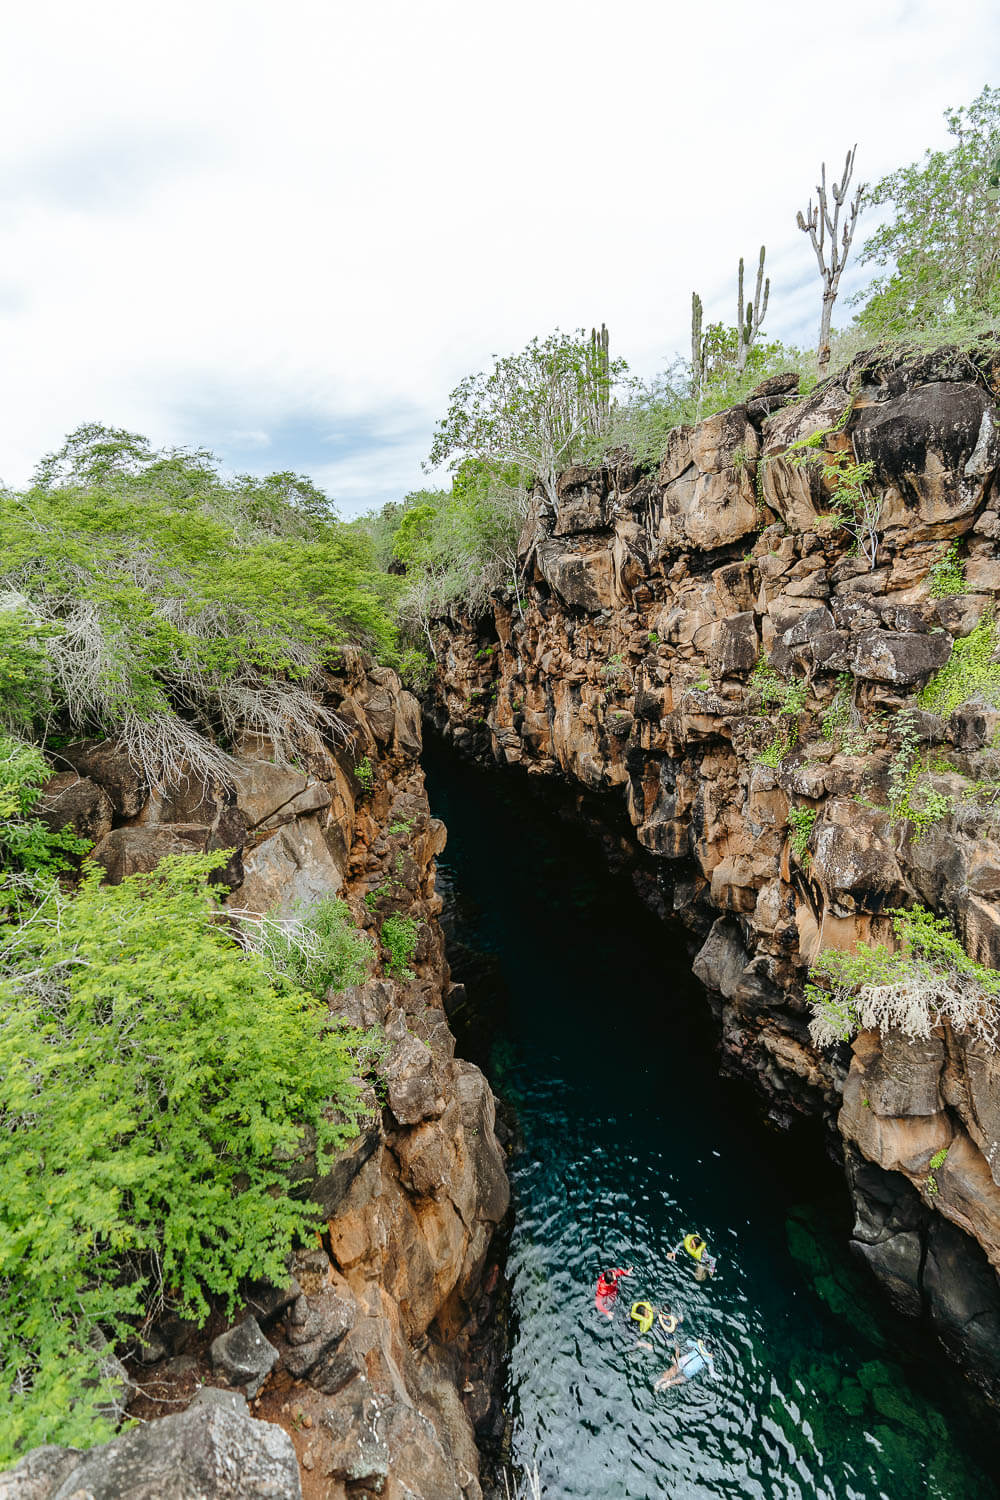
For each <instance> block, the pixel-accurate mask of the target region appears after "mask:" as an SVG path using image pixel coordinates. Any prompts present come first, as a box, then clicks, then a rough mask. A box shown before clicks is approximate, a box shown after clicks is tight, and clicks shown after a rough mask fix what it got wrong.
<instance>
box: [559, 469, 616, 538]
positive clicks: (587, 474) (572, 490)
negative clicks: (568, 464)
mask: <svg viewBox="0 0 1000 1500" xmlns="http://www.w3.org/2000/svg"><path fill="white" fill-rule="evenodd" d="M556 500H557V504H556V524H555V527H554V529H553V533H552V534H553V536H576V535H577V534H578V533H580V532H586V531H603V530H604V529H605V528H606V526H607V524H608V509H607V485H606V481H605V475H604V472H603V470H601V469H589V468H587V466H586V465H585V464H574V465H573V466H572V468H569V469H564V470H563V472H562V474H560V476H559V479H558V481H557V483H556Z"/></svg>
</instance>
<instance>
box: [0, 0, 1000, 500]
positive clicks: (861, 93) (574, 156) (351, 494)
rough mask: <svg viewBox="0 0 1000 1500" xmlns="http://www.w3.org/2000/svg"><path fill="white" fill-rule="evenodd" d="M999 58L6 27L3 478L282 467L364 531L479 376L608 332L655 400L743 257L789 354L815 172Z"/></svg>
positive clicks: (591, 22)
mask: <svg viewBox="0 0 1000 1500" xmlns="http://www.w3.org/2000/svg"><path fill="white" fill-rule="evenodd" d="M972 38H975V45H971V44H970V39H972ZM998 61H1000V32H998V29H997V27H996V25H995V16H994V9H993V5H992V4H991V3H990V0H954V3H952V4H950V5H949V6H948V7H947V8H945V7H941V6H938V5H936V4H934V3H932V0H915V3H888V4H881V5H880V4H878V3H872V0H843V3H842V4H841V5H840V6H839V7H837V8H836V9H835V11H832V12H831V11H830V9H829V7H819V6H813V7H808V6H804V5H802V4H801V0H772V3H771V4H770V5H768V6H766V7H764V6H748V5H746V4H743V3H736V0H706V3H704V4H702V5H700V6H697V7H683V8H682V7H679V6H666V5H664V4H663V3H662V0H659V3H656V0H619V3H618V5H617V6H616V7H615V8H614V10H612V9H611V7H609V6H608V5H607V4H606V3H601V4H597V3H594V0H530V3H529V0H508V3H506V4H504V5H503V6H499V5H497V6H491V7H485V6H481V5H470V4H469V3H468V0H421V3H419V4H413V3H412V0H410V3H404V0H374V3H372V4H369V5H367V6H358V5H356V4H355V3H350V4H348V3H346V0H315V3H312V0H286V3H285V4H284V5H282V6H281V7H278V6H275V5H273V4H271V3H269V0H239V3H231V0H213V3H212V4H211V5H207V6H206V5H204V4H202V3H199V4H194V3H192V0H174V3H172V4H171V5H170V6H169V7H161V8H159V9H156V10H154V9H153V8H152V7H148V8H147V7H142V6H135V5H129V6H125V5H122V4H116V3H112V0H91V3H90V4H89V5H87V6H79V5H75V4H72V3H71V0H64V3H59V4H56V3H53V0H48V3H45V0H42V3H36V4H35V5H34V6H33V7H30V8H29V7H22V8H21V9H20V12H19V13H18V14H15V15H12V16H8V17H7V19H6V22H5V45H4V49H3V54H2V57H0V98H2V99H3V101H4V102H3V106H2V108H3V111H4V115H5V119H4V122H3V127H4V128H3V130H2V131H0V205H2V216H0V338H2V340H3V345H2V346H3V349H4V360H3V367H2V373H0V403H2V407H0V409H2V411H3V422H2V427H0V439H2V440H0V475H2V476H3V477H4V478H5V479H6V480H7V481H8V482H15V483H16V482H21V481H22V480H23V479H25V478H26V477H27V474H28V472H29V471H30V469H31V467H32V466H33V463H34V462H35V460H36V459H37V457H38V455H39V454H40V453H41V452H43V451H45V450H46V449H51V448H53V447H55V446H56V445H57V444H58V443H59V441H60V439H61V437H62V435H63V434H64V433H65V432H66V431H68V430H69V429H70V428H72V427H74V426H76V425H77V424H78V423H79V422H81V421H84V420H93V419H97V420H104V421H107V422H111V423H114V424H116V425H124V426H130V427H136V428H138V429H140V430H143V431H146V432H148V433H149V434H150V436H151V437H152V438H153V439H154V440H155V441H157V442H197V443H200V444H205V445H206V446H209V447H213V448H214V449H215V450H216V451H219V452H221V453H222V455H223V457H224V458H226V459H227V460H228V461H231V462H232V463H234V464H238V465H239V466H242V467H259V468H266V467H268V466H269V465H270V464H271V463H272V461H273V460H274V459H275V458H276V455H277V454H278V453H279V451H280V454H281V465H280V466H281V467H289V468H298V469H303V470H306V471H308V472H311V473H314V474H315V475H316V476H317V478H320V479H321V480H325V481H326V482H327V483H329V484H330V485H331V488H333V490H334V493H335V494H336V495H337V496H338V498H339V499H340V501H341V504H342V506H343V508H344V509H345V510H346V509H348V508H358V507H359V506H363V505H365V504H369V503H373V502H374V501H375V500H377V499H379V498H382V497H386V496H388V495H390V494H392V493H395V492H398V491H399V490H403V489H406V488H410V487H413V486H415V485H418V484H419V483H420V482H421V475H420V471H419V459H420V458H421V457H422V456H423V454H424V453H425V452H426V450H427V448H428V446H429V443H430V435H431V431H432V428H433V424H434V421H435V420H436V418H437V416H438V415H439V414H440V412H441V411H442V409H443V407H444V403H445V400H446V397H447V393H448V391H449V389H450V388H451V386H452V385H454V383H455V382H456V381H457V380H458V379H459V378H460V377H461V376H462V375H463V374H465V373H467V372H468V371H469V370H473V369H477V368H480V367H481V366H482V365H483V364H484V363H485V362H486V361H487V359H488V357H489V355H490V354H491V353H494V352H506V351H508V350H511V349H514V348H518V347H520V346H521V345H522V344H523V343H524V342H525V341H526V340H527V339H528V338H529V337H530V336H531V335H532V334H534V333H536V332H545V331H548V330H549V329H550V328H552V327H554V326H556V325H557V324H558V325H560V326H562V327H573V326H577V325H579V324H587V325H588V326H589V324H591V323H592V322H594V321H600V320H601V319H602V318H603V319H605V320H606V321H607V322H608V324H609V326H610V328H611V331H612V338H613V342H614V346H615V349H616V351H617V352H619V353H624V354H626V355H627V356H628V357H629V359H630V360H631V361H632V363H633V365H634V366H635V367H636V368H637V369H638V370H639V371H640V372H641V373H643V374H651V373H653V372H654V371H655V370H656V369H657V368H658V367H659V365H660V364H661V363H662V360H663V357H664V356H665V355H667V354H668V353H669V352H672V351H674V350H678V349H679V350H684V349H685V348H686V346H687V342H688V331H687V320H688V310H689V306H690V295H691V290H692V288H693V287H697V288H698V289H699V290H700V291H701V293H702V295H703V297H704V298H705V302H706V312H707V313H708V315H709V316H710V317H726V319H727V320H729V319H731V317H732V312H731V309H730V303H731V302H732V301H733V299H734V297H735V268H736V261H737V259H738V257H739V255H740V254H743V255H745V256H746V257H747V259H748V260H750V259H751V258H753V257H754V256H755V255H756V251H757V248H758V246H759V245H760V243H761V242H762V241H764V242H765V243H766V244H767V245H768V259H769V269H770V270H771V276H772V293H771V310H770V313H769V317H768V328H769V330H771V331H773V332H774V333H776V334H782V335H784V336H786V337H797V338H810V339H811V338H812V337H813V336H814V335H813V330H812V322H813V321H814V320H816V319H818V310H819V309H818V304H819V293H818V280H817V281H816V282H815V283H814V284H812V285H811V284H810V276H812V275H814V274H815V273H814V266H813V262H812V258H811V251H810V249H809V246H808V244H807V242H806V240H805V238H804V236H802V235H800V234H799V232H798V231H797V230H796V228H795V211H796V209H797V208H799V207H801V206H804V203H805V200H806V199H807V197H808V196H809V193H810V190H811V189H812V188H813V185H814V183H815V181H816V174H817V170H818V167H819V163H820V160H821V159H823V158H824V157H825V158H826V159H827V161H828V162H830V163H831V164H833V163H837V164H839V163H840V162H841V161H842V158H843V153H844V151H845V149H846V147H847V146H848V145H849V144H851V143H852V142H853V141H854V140H855V139H857V140H858V141H859V149H858V166H859V172H860V173H861V174H863V175H864V176H865V177H866V178H869V179H870V178H874V177H877V176H879V175H881V174H882V173H884V172H885V171H887V170H890V169H891V168H892V167H893V166H895V165H897V164H899V163H901V162H903V161H908V160H912V159H914V158H915V157H917V156H918V155H919V154H920V152H921V151H922V150H923V148H924V147H925V146H927V145H932V144H938V143H940V142H941V141H942V140H943V138H944V126H943V123H942V120H941V112H942V110H943V109H944V108H945V107H946V106H947V105H949V104H958V103H962V102H966V101H968V100H969V99H971V98H972V97H974V95H975V94H977V93H978V92H979V91H980V89H981V88H982V86H983V83H984V82H986V81H987V80H992V79H994V78H995V77H996V75H997V71H998V69H997V63H998ZM845 290H846V287H845ZM282 434H284V436H282ZM331 434H335V435H336V441H335V442H334V444H333V447H334V449H335V450H336V451H335V453H334V456H333V457H330V456H329V452H328V449H327V447H325V446H324V445H325V444H326V443H327V442H328V440H329V438H330V435H331ZM296 454H301V462H297V461H295V455H296Z"/></svg>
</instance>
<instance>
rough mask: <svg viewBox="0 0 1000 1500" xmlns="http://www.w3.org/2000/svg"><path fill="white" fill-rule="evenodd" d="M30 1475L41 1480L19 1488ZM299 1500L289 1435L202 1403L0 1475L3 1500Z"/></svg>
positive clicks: (42, 1453) (36, 1456)
mask: <svg viewBox="0 0 1000 1500" xmlns="http://www.w3.org/2000/svg"><path fill="white" fill-rule="evenodd" d="M60 1454H61V1455H63V1457H62V1458H59V1457H58V1455H60ZM32 1474H33V1475H34V1476H36V1477H32V1478H27V1479H24V1482H22V1479H23V1478H24V1476H30V1475H32ZM43 1485H44V1486H45V1487H42V1486H43ZM301 1496H302V1487H301V1484H300V1482H299V1466H298V1463H297V1461H296V1458H295V1449H294V1448H293V1447H292V1440H291V1438H290V1437H289V1436H288V1434H287V1433H286V1432H283V1431H282V1430H281V1428H280V1427H276V1426H274V1424H273V1423H271V1422H257V1421H254V1419H253V1418H252V1417H250V1416H247V1415H246V1414H245V1413H243V1412H241V1411H239V1410H237V1409H234V1408H232V1407H230V1406H226V1405H220V1404H209V1403H205V1402H201V1403H199V1404H198V1405H195V1406H190V1407H188V1409H187V1411H183V1412H179V1413H178V1414H177V1415H176V1416H170V1417H161V1418H160V1419H159V1420H158V1421H155V1422H147V1423H145V1424H144V1425H143V1426H142V1427H137V1428H134V1429H133V1430H132V1431H131V1432H126V1433H123V1434H122V1436H121V1437H117V1438H115V1439H114V1441H113V1442H110V1443H105V1444H103V1446H101V1447H99V1448H91V1449H90V1450H89V1451H88V1452H86V1453H78V1452H76V1451H75V1450H73V1449H71V1448H70V1449H59V1448H56V1449H52V1448H48V1449H44V1448H43V1449H36V1450H35V1452H34V1453H31V1454H29V1455H28V1457H27V1458H25V1459H23V1460H22V1462H21V1463H20V1464H18V1466H17V1468H16V1469H14V1470H12V1471H11V1472H10V1473H8V1474H2V1475H0V1500H83V1497H86V1500H195V1497H199V1500H202V1497H204V1500H301Z"/></svg>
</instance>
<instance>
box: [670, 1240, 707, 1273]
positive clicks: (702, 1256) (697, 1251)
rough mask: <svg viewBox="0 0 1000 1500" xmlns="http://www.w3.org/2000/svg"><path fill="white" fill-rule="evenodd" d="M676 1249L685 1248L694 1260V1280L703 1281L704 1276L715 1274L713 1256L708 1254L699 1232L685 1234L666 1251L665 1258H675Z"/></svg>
mask: <svg viewBox="0 0 1000 1500" xmlns="http://www.w3.org/2000/svg"><path fill="white" fill-rule="evenodd" d="M678 1250H686V1251H687V1253H688V1255H690V1257H691V1259H692V1260H693V1261H694V1262H695V1270H694V1279H695V1281H704V1280H705V1277H706V1276H714V1275H715V1256H714V1255H709V1253H708V1246H707V1245H706V1244H705V1241H704V1240H703V1239H702V1237H701V1235H700V1234H686V1235H685V1236H684V1238H683V1239H682V1240H680V1241H679V1242H678V1243H677V1244H676V1245H675V1246H674V1248H673V1249H672V1250H668V1251H667V1260H676V1259H677V1252H678Z"/></svg>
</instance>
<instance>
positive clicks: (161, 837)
mask: <svg viewBox="0 0 1000 1500" xmlns="http://www.w3.org/2000/svg"><path fill="white" fill-rule="evenodd" d="M208 839H209V830H208V829H207V828H206V827H205V825H204V824H203V823H168V824H165V825H163V826H162V827H159V826H155V825H154V826H152V827H144V826H142V825H139V826H134V827H131V828H114V829H112V831H111V832H110V833H109V834H106V835H105V837H104V838H103V839H101V842H100V843H99V844H98V845H97V846H96V848H95V849H94V850H93V851H92V853H91V858H92V859H94V860H96V862H97V863H98V864H99V865H103V866H104V869H105V871H106V872H107V878H108V883H109V884H110V885H120V884H121V882H122V881H123V880H124V879H125V878H126V876H128V875H145V874H148V873H149V872H150V871H151V870H155V869H156V866H157V865H158V864H159V863H160V860H161V859H165V858H166V857H167V855H168V854H204V852H205V850H206V849H207V848H208Z"/></svg>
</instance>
